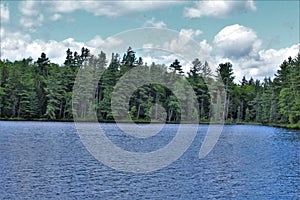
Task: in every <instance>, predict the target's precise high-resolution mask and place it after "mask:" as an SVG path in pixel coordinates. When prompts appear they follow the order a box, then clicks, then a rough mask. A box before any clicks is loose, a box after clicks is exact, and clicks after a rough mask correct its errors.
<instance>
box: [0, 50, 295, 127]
mask: <svg viewBox="0 0 300 200" xmlns="http://www.w3.org/2000/svg"><path fill="white" fill-rule="evenodd" d="M110 56H111V58H110V59H107V55H106V54H105V53H104V52H101V53H100V54H99V55H92V54H91V53H90V50H89V49H87V48H84V47H83V48H82V49H81V52H80V53H78V52H76V51H74V52H72V51H71V50H70V49H68V50H67V51H66V59H65V62H64V64H63V65H58V64H55V63H53V62H51V60H50V59H49V58H48V57H47V55H46V54H45V53H42V54H41V56H40V57H39V58H38V59H37V60H33V59H32V58H24V59H23V60H17V61H9V60H1V61H0V119H2V120H58V121H60V120H62V121H63V120H70V121H71V120H72V119H73V117H74V116H73V114H74V113H73V111H72V109H73V106H74V102H73V101H76V99H73V86H74V81H75V79H76V76H77V74H78V72H79V70H83V71H84V70H87V69H88V67H87V66H94V67H96V68H101V69H102V70H103V71H104V73H103V74H102V75H101V77H97V76H95V75H96V74H95V73H90V77H87V78H88V79H96V80H97V83H98V84H97V88H96V91H95V95H94V102H93V103H92V107H85V108H81V109H82V110H81V111H82V112H81V113H80V117H83V118H85V116H87V115H88V112H90V111H91V110H96V113H97V117H98V120H99V121H103V122H106V121H113V120H114V118H113V114H112V110H111V98H112V94H113V91H114V87H115V85H116V84H117V83H118V80H119V79H120V78H121V77H122V76H123V75H124V74H125V73H126V72H128V71H129V70H130V69H132V68H136V67H141V66H143V67H148V68H154V67H157V68H160V69H161V70H162V71H163V72H164V73H166V74H172V73H173V74H176V75H177V76H182V78H184V79H186V80H187V81H188V83H189V84H190V86H191V87H192V88H193V90H194V92H195V94H196V97H197V101H198V102H197V106H198V108H197V109H198V110H199V113H198V115H199V116H198V118H199V122H200V123H208V122H209V121H210V119H211V114H212V112H213V111H212V109H211V108H212V107H211V105H210V104H211V93H210V92H209V89H208V87H207V84H206V83H207V80H208V79H207V77H215V78H211V79H210V80H211V81H214V79H219V80H220V81H222V82H223V84H224V86H225V91H226V98H225V100H224V105H225V107H224V118H225V121H226V122H227V123H258V124H277V125H282V126H295V127H300V126H299V125H300V53H298V55H297V56H296V57H294V58H292V57H289V58H287V59H286V60H283V61H282V63H279V64H278V66H279V69H278V70H277V72H276V74H275V75H274V78H273V79H271V78H270V77H265V78H264V80H254V79H253V78H250V79H249V80H247V79H246V78H245V76H244V77H243V79H242V80H238V81H237V80H235V76H234V71H233V66H232V64H231V63H220V64H219V65H218V66H217V71H216V74H217V76H212V74H213V72H212V70H211V68H210V66H209V65H208V63H207V62H205V61H201V60H200V58H195V59H194V60H193V61H192V64H193V66H192V67H191V69H190V71H189V72H188V73H184V72H183V70H182V68H183V66H182V65H181V63H180V60H178V59H176V60H174V62H173V63H171V64H170V63H169V64H168V65H167V64H166V63H165V64H156V63H151V64H149V63H144V62H143V58H142V57H136V54H135V52H134V51H133V49H132V48H131V47H129V48H128V50H127V51H125V53H124V55H123V56H120V55H119V54H118V53H113V54H112V55H110ZM108 60H110V61H109V62H108ZM84 66H85V67H84ZM278 66H274V68H277V67H278ZM128 84H130V83H128ZM178 87H180V86H178ZM182 87H184V86H182ZM82 91H83V92H84V90H82ZM182 91H183V92H184V90H182ZM185 96H186V98H189V96H188V94H186V95H185ZM157 102H159V104H160V105H161V106H162V107H163V108H164V109H165V111H166V112H165V113H166V115H165V116H158V115H159V114H158V113H154V115H153V113H152V114H151V112H152V111H153V110H151V108H153V105H154V104H155V103H157ZM128 104H129V110H128V112H129V113H130V116H131V117H132V118H133V119H134V120H136V121H141V122H147V121H148V120H149V119H150V118H153V117H154V118H157V119H159V118H162V117H163V118H165V120H166V121H167V122H170V123H177V122H179V121H180V113H181V110H180V102H179V101H178V99H177V98H176V95H175V94H174V93H173V92H172V91H171V90H170V89H168V88H166V87H164V86H162V85H159V84H149V85H144V86H142V87H140V88H138V89H137V90H136V91H134V93H133V94H132V96H131V98H130V100H129V102H128ZM151 116H152V117H151Z"/></svg>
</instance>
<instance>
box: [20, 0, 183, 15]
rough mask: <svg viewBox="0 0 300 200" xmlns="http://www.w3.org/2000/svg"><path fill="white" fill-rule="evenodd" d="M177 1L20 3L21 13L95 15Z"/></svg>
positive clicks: (168, 4)
mask: <svg viewBox="0 0 300 200" xmlns="http://www.w3.org/2000/svg"><path fill="white" fill-rule="evenodd" d="M181 3H183V2H178V1H167V2H165V1H148V0H143V1H102V0H99V1H89V0H86V1H82V0H81V1H70V0H66V1H24V2H21V3H20V7H19V9H20V11H21V13H22V14H23V15H27V16H34V15H37V14H38V13H39V12H40V11H41V10H47V11H49V12H53V13H58V14H59V13H72V12H74V11H77V10H84V11H86V12H89V13H93V14H94V15H96V16H108V17H114V16H121V15H125V14H128V13H131V12H145V11H151V10H157V9H163V8H165V7H168V6H170V5H171V4H181Z"/></svg>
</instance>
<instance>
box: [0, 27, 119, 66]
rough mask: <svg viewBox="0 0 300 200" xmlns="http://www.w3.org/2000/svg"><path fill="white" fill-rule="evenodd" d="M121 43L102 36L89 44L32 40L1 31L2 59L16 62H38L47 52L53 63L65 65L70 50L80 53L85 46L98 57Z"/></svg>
mask: <svg viewBox="0 0 300 200" xmlns="http://www.w3.org/2000/svg"><path fill="white" fill-rule="evenodd" d="M121 43H122V41H120V40H117V39H115V38H112V37H110V38H107V39H101V37H100V36H95V37H94V38H93V39H92V40H90V41H88V42H82V41H76V40H74V39H73V38H67V39H65V40H62V41H55V40H48V41H44V40H40V39H37V40H32V38H31V37H30V35H28V34H23V33H21V32H6V31H4V30H3V29H1V59H9V60H12V61H14V60H21V59H23V58H28V57H32V58H33V59H34V60H36V59H37V58H38V57H39V56H40V55H41V53H42V52H45V53H46V54H47V56H48V57H49V58H50V60H51V61H52V62H54V63H58V64H63V63H64V60H65V57H66V55H65V51H66V50H67V49H68V48H70V49H71V51H77V52H80V50H81V48H82V47H83V46H84V47H86V48H88V49H90V50H91V53H92V54H94V55H97V54H98V53H100V51H101V50H104V51H105V49H110V48H113V47H115V46H116V45H119V44H121ZM106 53H107V52H106Z"/></svg>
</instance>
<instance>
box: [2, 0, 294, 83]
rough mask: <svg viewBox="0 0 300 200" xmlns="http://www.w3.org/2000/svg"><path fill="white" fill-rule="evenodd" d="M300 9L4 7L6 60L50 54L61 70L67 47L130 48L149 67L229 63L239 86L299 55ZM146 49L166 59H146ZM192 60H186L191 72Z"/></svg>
mask: <svg viewBox="0 0 300 200" xmlns="http://www.w3.org/2000/svg"><path fill="white" fill-rule="evenodd" d="M299 7H300V5H299V1H293V0H291V1H278V0H276V1H269V0H268V1H263V0H258V1H253V0H244V1H243V0H240V1H228V0H223V1H216V0H205V1H201V0H200V1H157V0H156V1H101V0H98V1H5V0H1V12H0V14H1V32H0V34H1V35H0V37H1V52H0V56H1V59H9V60H12V61H14V60H18V59H22V58H27V57H29V56H31V57H32V58H33V59H37V58H38V57H39V56H40V54H41V53H42V52H45V53H46V54H47V56H48V57H49V58H50V60H51V61H52V62H56V63H59V64H62V63H63V62H64V59H65V51H66V50H67V48H70V49H71V50H72V51H80V49H81V47H83V46H85V47H87V48H89V49H91V51H92V53H94V54H97V53H98V52H99V51H100V50H106V49H117V51H119V52H118V53H120V54H121V55H122V54H123V53H124V52H125V50H126V45H131V46H132V47H133V48H134V49H137V51H136V52H137V54H138V55H140V56H143V57H145V61H148V62H151V60H154V61H156V62H158V63H159V60H163V63H165V64H167V65H169V64H170V62H172V60H173V59H174V58H176V57H179V58H182V59H183V60H184V59H186V60H188V61H191V60H190V58H189V55H190V56H191V55H192V56H194V57H195V56H196V57H198V58H199V59H200V60H202V61H204V60H207V61H208V62H209V64H210V65H211V66H214V67H215V66H217V65H218V64H219V63H221V62H227V61H229V62H231V63H232V64H233V68H234V71H235V76H236V77H237V80H240V79H241V78H242V76H243V75H245V76H246V77H247V78H250V76H252V77H253V78H258V79H262V78H263V77H264V76H273V74H274V73H275V72H276V70H277V69H278V66H279V65H280V64H281V63H282V61H283V60H284V59H287V58H288V57H289V56H292V57H294V56H295V55H296V54H297V53H298V51H299V43H300V42H299ZM148 27H155V28H158V29H155V30H157V31H153V30H154V29H148ZM151 31H152V32H151ZM188 40H191V41H192V42H190V41H188ZM191 43H193V44H192V45H191ZM195 44H196V45H195ZM141 48H147V49H148V50H149V49H151V48H155V49H161V51H163V50H167V51H168V55H167V54H164V53H161V54H158V53H157V52H156V54H155V53H152V54H151V55H150V54H149V55H148V54H147V51H144V50H143V49H141ZM152 51H154V49H152ZM170 52H171V53H170ZM172 52H173V53H172ZM191 52H192V53H191ZM154 55H155V56H154ZM108 57H109V56H108ZM179 60H181V59H179ZM188 61H182V63H183V64H184V66H185V70H188V68H189V63H188ZM214 67H212V68H214Z"/></svg>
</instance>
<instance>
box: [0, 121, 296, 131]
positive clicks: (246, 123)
mask: <svg viewBox="0 0 300 200" xmlns="http://www.w3.org/2000/svg"><path fill="white" fill-rule="evenodd" d="M0 121H37V122H74V119H56V120H49V119H45V118H40V119H23V118H0ZM76 121H77V122H78V121H82V122H93V120H76ZM133 121H134V123H137V124H149V123H154V124H161V123H162V122H160V121H149V120H133ZM99 122H100V123H116V122H115V121H114V120H101V121H99ZM122 123H131V121H122ZM165 123H166V124H179V123H180V122H165ZM181 124H189V122H182V123H181ZM199 124H207V125H208V124H222V123H219V122H209V121H205V122H200V123H199ZM224 125H257V126H272V127H278V128H286V129H296V130H300V124H273V123H257V122H224Z"/></svg>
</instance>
